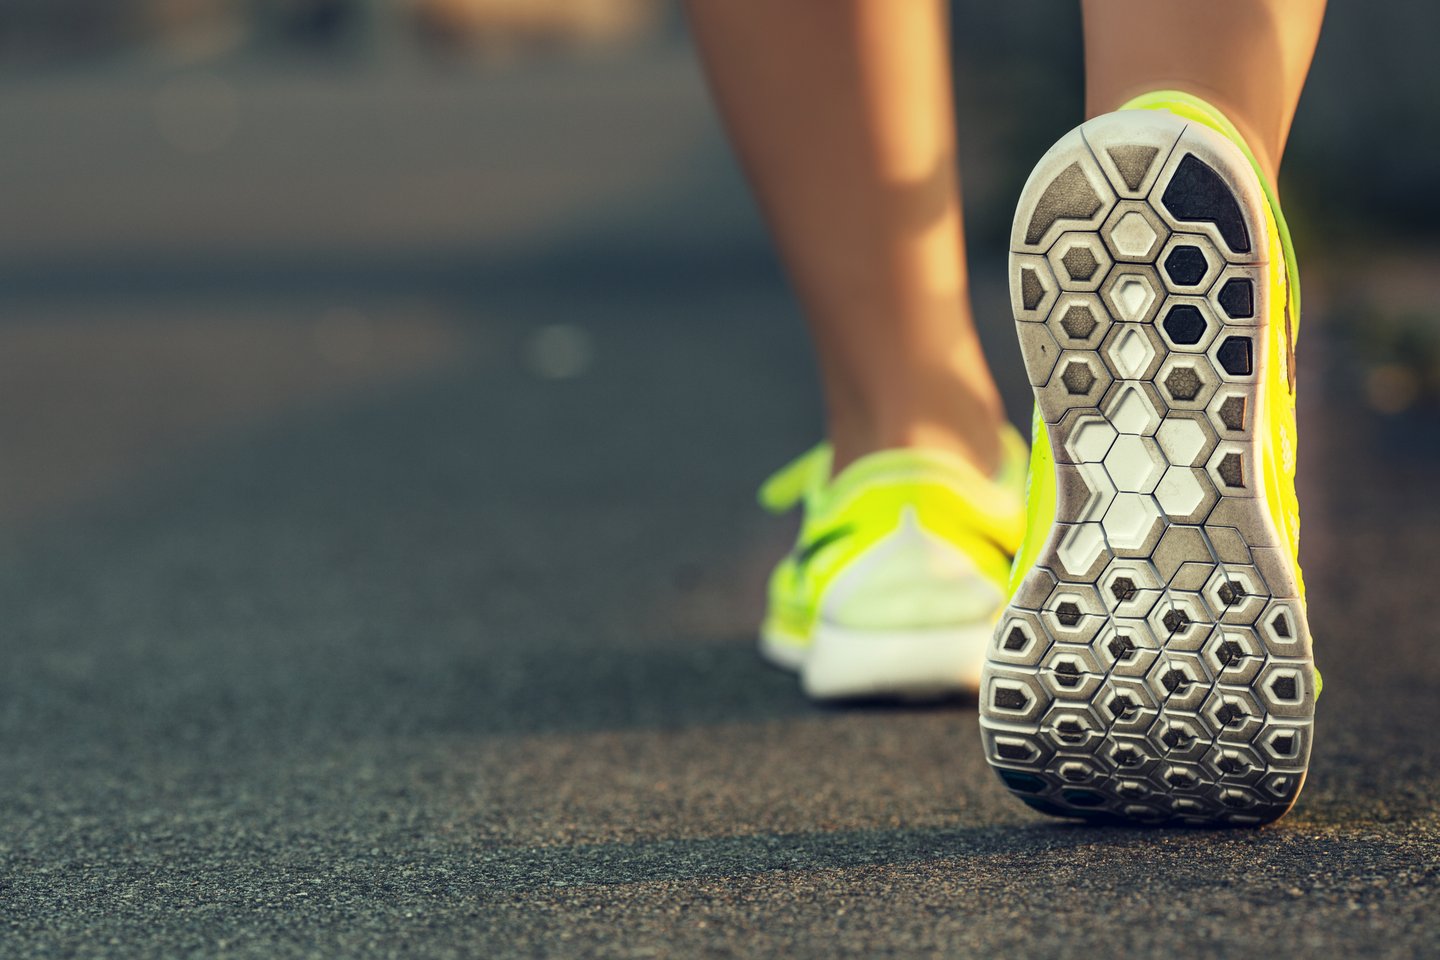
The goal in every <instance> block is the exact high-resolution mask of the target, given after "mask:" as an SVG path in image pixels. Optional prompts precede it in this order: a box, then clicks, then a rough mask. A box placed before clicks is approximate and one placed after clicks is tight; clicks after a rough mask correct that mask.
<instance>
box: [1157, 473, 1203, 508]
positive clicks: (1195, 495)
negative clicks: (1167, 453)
mask: <svg viewBox="0 0 1440 960" xmlns="http://www.w3.org/2000/svg"><path fill="white" fill-rule="evenodd" d="M1155 499H1156V500H1159V501H1160V506H1161V507H1163V508H1164V509H1165V512H1166V513H1168V514H1171V515H1172V516H1182V517H1183V516H1188V515H1189V514H1191V513H1194V512H1195V511H1196V510H1199V509H1200V505H1201V504H1203V503H1204V502H1205V488H1204V486H1203V485H1202V484H1201V481H1200V479H1199V478H1197V477H1196V476H1195V472H1194V471H1193V470H1192V469H1190V468H1189V467H1171V468H1170V469H1168V470H1166V471H1165V476H1163V477H1161V478H1160V485H1159V486H1157V487H1156V488H1155Z"/></svg>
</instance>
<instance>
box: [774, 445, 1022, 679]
mask: <svg viewBox="0 0 1440 960" xmlns="http://www.w3.org/2000/svg"><path fill="white" fill-rule="evenodd" d="M1003 443H1004V465H1003V466H1002V468H1001V470H1000V472H999V474H998V475H997V476H995V477H988V476H985V475H984V474H983V473H982V472H981V471H979V470H977V469H976V468H975V467H973V466H972V465H971V464H970V463H969V462H967V461H966V460H964V459H962V458H960V457H958V456H955V455H953V454H948V453H945V452H941V451H932V450H918V449H895V450H884V451H881V452H879V453H873V454H870V455H869V456H866V457H862V458H861V459H859V460H857V461H855V462H854V463H853V464H851V465H850V466H848V467H847V468H845V469H844V470H843V471H841V473H840V475H839V476H837V477H835V478H834V479H833V480H832V479H831V478H830V472H831V453H830V448H829V447H828V446H827V445H825V444H821V445H820V446H818V447H816V448H814V449H813V450H811V451H810V452H808V453H806V454H804V455H803V456H801V457H799V458H798V459H797V460H795V461H794V462H793V463H791V464H790V465H789V466H787V467H784V468H783V469H781V470H780V471H779V472H778V473H776V474H775V476H773V477H771V478H770V479H769V480H768V481H766V483H765V485H764V486H763V487H761V489H760V495H759V499H760V503H761V505H762V506H764V507H765V508H766V509H768V510H770V511H771V512H773V513H783V512H785V511H787V510H790V509H792V508H794V507H797V506H800V507H803V510H804V520H803V523H802V526H801V530H800V536H799V539H798V541H797V542H796V544H795V548H794V550H792V551H791V552H790V554H788V555H787V556H786V557H785V558H784V559H783V560H782V561H781V562H780V564H779V566H777V567H776V568H775V572H774V573H773V574H772V575H771V577H770V588H769V609H768V612H767V613H766V616H765V621H764V623H763V625H762V626H761V630H760V649H761V652H762V653H763V654H764V655H765V657H766V658H767V659H769V660H770V661H772V662H773V663H775V664H777V665H779V666H782V667H785V668H787V669H791V670H796V671H798V672H799V673H800V679H801V683H802V686H803V687H804V689H805V692H806V693H807V694H809V695H810V696H811V697H813V698H815V699H820V700H832V699H857V698H858V699H864V698H900V699H923V698H930V697H937V696H945V695H950V694H955V693H958V692H962V691H969V692H972V693H973V692H975V691H977V690H978V689H979V684H980V669H981V666H982V665H983V663H984V661H985V648H986V646H987V645H988V643H989V640H990V635H991V633H992V632H993V630H994V625H995V618H996V616H997V615H998V614H999V612H1000V609H1001V607H1002V606H1003V605H1004V602H1005V596H1006V588H1007V583H1008V578H1009V571H1010V567H1011V564H1012V560H1013V557H1014V554H1015V551H1016V550H1017V549H1018V548H1019V546H1020V539H1021V537H1022V535H1023V533H1024V524H1025V506H1024V491H1023V485H1024V482H1025V468H1026V460H1027V450H1026V445H1025V441H1024V439H1022V438H1021V437H1020V435H1019V434H1018V433H1017V432H1016V431H1015V430H1013V429H1012V428H1010V427H1008V426H1007V427H1006V430H1005V436H1004V441H1003Z"/></svg>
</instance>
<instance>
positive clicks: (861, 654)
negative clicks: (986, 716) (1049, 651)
mask: <svg viewBox="0 0 1440 960" xmlns="http://www.w3.org/2000/svg"><path fill="white" fill-rule="evenodd" d="M992 630H993V628H992V626H991V625H990V624H989V623H983V622H981V623H972V624H958V625H946V626H939V627H917V628H909V629H888V630H887V629H857V628H854V627H840V626H836V625H834V624H826V623H821V624H819V625H818V626H817V627H816V628H815V637H814V640H813V642H812V643H811V645H810V649H809V650H808V651H807V652H806V653H805V655H804V660H803V662H802V663H801V665H800V680H801V685H802V686H803V687H804V689H805V692H806V693H807V694H808V695H809V696H811V697H814V698H815V699H817V700H833V699H848V698H857V697H884V696H898V697H931V696H942V695H945V694H954V693H959V692H973V691H975V690H978V689H979V686H980V670H981V668H982V667H983V665H984V663H985V650H986V647H987V645H988V644H989V642H990V636H991V633H992Z"/></svg>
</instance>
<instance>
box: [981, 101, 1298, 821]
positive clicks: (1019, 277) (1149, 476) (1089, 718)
mask: <svg viewBox="0 0 1440 960" xmlns="http://www.w3.org/2000/svg"><path fill="white" fill-rule="evenodd" d="M1117 116H1130V115H1112V116H1111V117H1108V118H1100V119H1099V120H1097V121H1091V122H1090V123H1087V124H1086V125H1085V126H1084V127H1082V128H1081V133H1082V134H1083V139H1080V138H1074V137H1068V138H1066V140H1062V141H1061V143H1060V144H1059V145H1057V147H1056V151H1057V152H1058V151H1071V152H1072V153H1073V157H1071V158H1068V162H1067V157H1066V156H1052V157H1047V159H1046V160H1045V161H1042V165H1041V168H1040V169H1043V170H1047V171H1050V172H1051V173H1050V174H1047V175H1050V176H1052V177H1053V178H1052V180H1051V182H1050V183H1048V184H1047V183H1038V184H1037V183H1032V184H1030V185H1029V186H1027V188H1026V193H1025V195H1024V196H1023V197H1022V199H1021V202H1020V209H1019V212H1018V213H1017V223H1018V224H1024V225H1025V229H1024V232H1023V234H1021V236H1022V238H1023V239H1024V240H1025V241H1026V242H1027V243H1029V244H1031V245H1032V249H1028V250H1025V251H1020V250H1017V251H1016V255H1017V257H1016V262H1020V263H1024V264H1025V265H1026V267H1027V268H1029V267H1030V265H1032V264H1034V265H1038V266H1037V267H1036V268H1034V269H1033V271H1032V272H1033V280H1032V279H1029V278H1028V277H1027V275H1026V274H1025V272H1024V270H1021V271H1020V272H1018V273H1016V274H1012V277H1013V281H1014V282H1015V283H1016V284H1017V287H1016V289H1015V290H1014V298H1015V302H1016V304H1017V320H1019V321H1022V322H1021V323H1020V324H1019V326H1021V327H1022V328H1024V327H1025V326H1026V325H1027V324H1029V325H1030V329H1031V330H1038V331H1040V333H1035V334H1032V335H1030V336H1028V337H1026V336H1022V338H1021V348H1022V352H1026V351H1038V350H1041V349H1043V350H1044V351H1045V352H1046V355H1045V356H1044V357H1036V358H1031V357H1030V356H1029V355H1028V353H1027V357H1026V360H1027V369H1029V370H1031V371H1032V377H1031V380H1032V383H1034V386H1035V393H1036V400H1037V404H1038V407H1039V411H1040V416H1041V419H1042V420H1043V421H1044V423H1045V425H1046V428H1047V429H1048V430H1049V431H1050V440H1051V448H1052V449H1053V450H1054V451H1055V455H1056V460H1057V461H1058V462H1057V471H1058V472H1057V483H1058V484H1059V486H1060V489H1059V490H1058V491H1057V494H1058V496H1057V499H1058V504H1057V516H1056V526H1055V529H1054V530H1053V531H1052V533H1051V535H1050V538H1049V541H1048V543H1047V544H1046V546H1045V547H1044V548H1043V549H1042V551H1041V554H1040V557H1039V559H1038V561H1037V566H1036V567H1035V568H1034V569H1033V570H1032V571H1031V572H1030V574H1029V575H1027V577H1026V578H1025V579H1024V581H1023V582H1022V584H1021V586H1020V589H1019V590H1018V591H1017V593H1016V596H1015V600H1014V601H1013V602H1012V605H1011V606H1010V607H1009V608H1008V609H1007V611H1006V614H1005V616H1004V617H1003V618H1002V619H1001V621H1000V625H999V626H998V627H997V630H996V635H995V642H994V644H993V645H992V647H991V656H990V662H989V664H988V665H987V667H986V674H985V679H984V682H983V683H984V689H983V691H982V695H981V701H980V702H981V727H982V730H983V731H984V737H985V745H986V754H987V757H988V759H989V760H990V762H991V763H992V764H993V765H994V766H995V767H996V769H997V770H998V771H999V773H1000V775H1001V778H1002V779H1003V780H1004V782H1005V783H1006V785H1007V786H1008V787H1009V788H1010V789H1011V790H1012V791H1014V792H1015V793H1016V794H1017V795H1018V796H1020V797H1021V798H1022V799H1024V800H1025V802H1026V803H1028V804H1030V805H1031V806H1033V807H1035V808H1036V809H1039V810H1043V811H1045V812H1047V813H1052V814H1056V815H1060V816H1077V817H1095V816H1114V817H1121V818H1126V819H1133V820H1141V821H1146V822H1164V821H1171V820H1174V821H1184V822H1206V823H1211V822H1226V823H1237V824H1254V823H1263V822H1266V821H1268V820H1273V819H1274V818H1276V817H1278V816H1280V815H1281V814H1283V813H1284V812H1285V811H1286V810H1287V809H1289V807H1290V805H1291V804H1292V803H1293V802H1294V799H1295V795H1296V793H1297V792H1298V790H1299V787H1300V784H1301V782H1302V781H1303V780H1304V777H1305V769H1306V764H1307V763H1308V760H1309V750H1310V740H1311V724H1312V720H1313V715H1314V680H1313V676H1314V675H1313V670H1312V665H1311V659H1310V642H1309V631H1308V626H1307V624H1306V622H1305V618H1304V609H1305V608H1304V602H1303V600H1302V599H1301V598H1300V597H1298V596H1296V595H1295V594H1294V592H1293V591H1294V589H1295V588H1294V577H1293V573H1291V572H1288V571H1287V570H1286V569H1285V568H1284V567H1283V565H1282V566H1281V567H1280V568H1279V569H1278V571H1277V561H1276V560H1275V559H1274V558H1275V557H1277V556H1278V557H1288V556H1289V552H1288V545H1287V544H1285V543H1283V542H1281V538H1280V536H1279V535H1278V534H1277V533H1276V532H1275V530H1274V529H1273V526H1272V523H1271V521H1270V518H1269V516H1268V513H1267V507H1266V505H1265V501H1264V500H1263V498H1257V492H1256V491H1255V490H1252V489H1251V486H1252V485H1253V477H1252V475H1253V474H1254V472H1255V470H1256V467H1255V464H1257V463H1258V462H1259V458H1260V457H1261V456H1262V455H1263V454H1262V451H1261V448H1260V446H1259V441H1258V439H1257V437H1256V434H1255V430H1256V426H1257V425H1256V424H1255V423H1254V417H1253V411H1254V410H1256V409H1257V397H1258V392H1259V390H1260V381H1261V380H1262V379H1263V378H1262V377H1260V376H1257V373H1259V372H1261V371H1262V369H1263V367H1264V364H1265V363H1266V357H1265V355H1264V351H1265V344H1266V339H1265V332H1266V330H1265V323H1266V318H1265V317H1263V316H1261V317H1257V316H1256V314H1257V310H1256V304H1257V302H1258V303H1260V304H1262V305H1263V304H1264V303H1265V302H1267V301H1266V300H1265V299H1264V298H1265V297H1266V296H1267V295H1268V292H1269V291H1268V288H1267V287H1265V286H1263V284H1265V283H1267V282H1268V281H1267V280H1266V279H1265V278H1267V277H1268V276H1269V272H1268V271H1267V270H1265V269H1262V268H1263V266H1264V263H1265V261H1264V257H1265V256H1266V254H1267V251H1265V250H1263V249H1258V248H1260V247H1263V246H1265V245H1264V244H1252V242H1251V241H1252V238H1253V237H1256V236H1263V232H1264V229H1265V228H1264V225H1263V223H1259V222H1257V221H1256V219H1255V217H1254V210H1255V209H1256V204H1255V202H1254V199H1253V198H1252V197H1249V196H1248V195H1247V194H1245V191H1258V190H1259V186H1258V184H1256V183H1255V182H1254V181H1253V175H1252V174H1250V172H1249V168H1248V166H1246V165H1243V158H1242V159H1241V160H1240V161H1235V160H1233V159H1227V158H1228V157H1230V155H1231V153H1233V148H1231V147H1230V146H1229V145H1228V144H1225V143H1221V144H1220V145H1218V146H1217V145H1216V143H1215V142H1214V141H1216V140H1218V139H1219V138H1218V135H1216V134H1214V133H1212V132H1211V131H1209V130H1208V129H1202V128H1199V127H1196V126H1193V125H1188V124H1186V123H1185V121H1183V120H1181V119H1179V118H1176V117H1173V116H1171V115H1168V114H1158V115H1156V116H1153V117H1149V116H1147V117H1143V118H1142V119H1135V120H1130V121H1127V122H1131V123H1141V124H1148V125H1149V126H1146V127H1145V128H1144V129H1143V130H1141V131H1140V132H1139V133H1138V134H1137V135H1136V136H1135V137H1134V140H1133V142H1128V141H1127V140H1126V139H1125V138H1124V137H1123V136H1122V134H1123V133H1124V130H1125V128H1124V125H1123V124H1122V123H1120V122H1119V121H1117V120H1116V119H1115V118H1116V117H1117ZM1156 143H1170V144H1173V145H1174V146H1173V147H1171V148H1168V149H1167V148H1158V147H1155V146H1154V144H1156ZM1102 151H1103V152H1102ZM1192 151H1193V152H1192ZM1227 151H1228V152H1227ZM1097 164H1098V166H1099V168H1100V169H1101V170H1103V171H1104V176H1105V177H1106V178H1107V179H1108V182H1109V186H1110V188H1111V190H1112V191H1113V193H1114V195H1113V196H1101V195H1100V194H1097V193H1096V191H1095V189H1094V187H1093V186H1092V184H1091V183H1090V182H1089V181H1088V180H1086V179H1085V178H1084V176H1082V174H1081V171H1082V168H1083V169H1085V170H1092V171H1093V170H1094V169H1095V168H1096V165H1097ZM1157 171H1158V172H1157ZM1247 178H1248V179H1247ZM1142 185H1143V186H1142ZM1142 190H1144V191H1146V192H1145V194H1144V196H1139V197H1137V193H1139V192H1140V191H1142ZM1117 198H1119V199H1117ZM1062 219H1071V220H1085V221H1086V223H1084V224H1079V223H1077V224H1075V227H1074V228H1072V227H1070V226H1069V225H1067V227H1066V228H1065V229H1069V230H1070V232H1065V233H1059V234H1058V236H1056V233H1055V231H1053V230H1051V227H1052V226H1053V224H1054V223H1056V222H1057V221H1058V220H1062ZM1095 223H1099V224H1100V226H1099V227H1091V226H1090V225H1091V224H1095ZM1206 224H1208V225H1209V226H1206ZM1077 228H1078V229H1077ZM1086 228H1088V231H1089V232H1087V229H1086ZM1052 236H1053V237H1055V239H1054V241H1053V243H1052V245H1051V246H1050V247H1049V248H1048V249H1045V250H1041V249H1038V248H1034V245H1036V244H1038V243H1039V242H1040V240H1041V238H1047V239H1046V240H1045V242H1047V243H1050V242H1051V241H1050V240H1049V239H1048V237H1052ZM1017 242H1019V241H1017ZM1252 246H1255V247H1256V248H1257V249H1255V250H1253V251H1252V250H1251V249H1250V248H1251V247H1252ZM1046 267H1048V271H1047V270H1046V269H1045V268H1046ZM1252 278H1258V279H1252ZM1051 283H1053V284H1054V285H1055V289H1053V290H1052V289H1051V287H1050V286H1049V284H1051ZM1042 301H1043V302H1042ZM1022 313H1023V315H1022ZM1037 319H1040V320H1046V324H1045V325H1044V327H1041V326H1040V325H1037V324H1034V323H1033V321H1034V320H1037ZM1047 331H1048V332H1047ZM1023 332H1024V331H1023V329H1022V333H1023ZM1041 333H1043V334H1044V336H1041ZM1057 346H1058V348H1059V349H1058V350H1057V349H1056V348H1057ZM1042 361H1043V362H1042ZM1036 371H1039V372H1040V375H1039V376H1036V375H1035V372H1036ZM1037 381H1038V382H1037Z"/></svg>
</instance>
